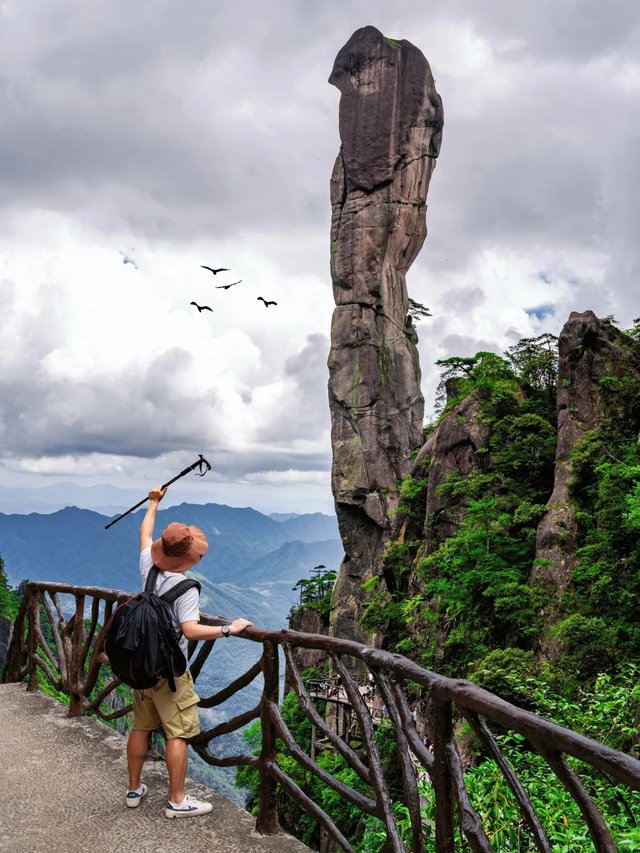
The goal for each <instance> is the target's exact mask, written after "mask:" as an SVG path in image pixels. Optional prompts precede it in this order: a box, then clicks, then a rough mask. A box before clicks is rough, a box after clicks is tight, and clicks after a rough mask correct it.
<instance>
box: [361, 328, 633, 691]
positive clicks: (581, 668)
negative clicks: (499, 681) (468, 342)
mask: <svg viewBox="0 0 640 853" xmlns="http://www.w3.org/2000/svg"><path fill="white" fill-rule="evenodd" d="M638 331H639V330H638V329H637V328H636V329H634V330H629V331H628V332H626V333H625V332H623V331H621V330H619V329H618V328H616V326H615V324H614V323H612V322H611V321H610V320H607V319H605V320H600V319H598V317H596V315H595V314H594V313H593V312H592V311H585V312H584V313H576V312H574V313H572V314H571V316H570V317H569V319H568V321H567V323H566V324H565V325H564V327H563V329H562V331H561V334H560V336H559V339H558V348H557V350H558V351H557V359H554V354H553V353H551V352H550V351H549V349H548V343H549V341H548V339H547V336H545V335H543V336H540V338H539V339H524V341H523V342H520V343H519V344H518V345H516V346H515V347H514V348H512V350H511V351H508V352H507V353H505V355H504V356H498V355H493V354H490V353H478V354H477V355H476V356H475V357H473V358H466V359H460V360H459V361H460V368H459V370H460V375H459V376H458V377H457V379H456V381H453V382H451V383H450V384H451V391H452V393H451V395H450V396H449V398H448V400H447V404H446V407H445V410H444V412H443V413H442V415H441V417H440V419H439V421H438V422H437V423H436V424H435V426H434V427H433V429H432V431H431V433H430V435H429V436H428V438H427V440H426V442H425V443H424V445H423V446H422V447H421V449H420V450H419V452H418V454H417V456H416V459H415V462H414V466H413V469H412V471H411V477H410V479H408V480H407V481H405V483H404V484H403V487H402V488H401V495H402V496H403V503H402V504H401V506H400V509H401V513H400V515H399V518H400V519H401V521H402V524H401V526H399V528H398V530H397V531H396V533H397V535H396V538H395V540H394V541H392V542H391V543H390V544H389V545H388V547H387V549H386V554H385V557H384V560H385V564H386V565H385V568H386V569H387V572H386V573H385V575H384V577H385V578H386V575H387V574H388V569H389V567H391V568H392V570H393V571H394V573H395V574H396V576H397V577H401V578H402V579H403V580H402V584H401V587H400V588H399V589H394V588H393V587H391V586H389V585H388V584H386V587H385V588H382V586H381V585H377V586H375V587H371V590H372V593H371V595H370V597H369V599H368V603H367V602H366V601H365V603H364V605H363V608H364V610H365V612H366V614H367V617H368V620H369V622H371V621H373V620H375V618H376V614H377V613H378V614H382V618H380V620H379V622H378V623H377V624H376V623H374V624H376V626H377V627H378V630H380V631H383V632H386V635H387V636H386V637H385V646H387V647H389V648H398V644H399V646H400V648H401V649H402V650H409V649H410V650H411V656H416V655H417V656H420V655H422V656H423V657H424V659H425V660H427V661H428V665H429V666H431V667H433V668H435V669H440V670H443V671H447V672H448V673H449V674H456V675H463V674H467V673H468V672H469V671H472V672H473V671H474V669H478V668H480V669H483V668H484V670H486V671H488V670H489V669H491V668H493V667H497V668H498V669H503V668H504V667H505V666H507V665H509V666H511V665H514V666H515V665H517V666H518V667H521V668H523V669H526V668H527V667H529V666H531V665H532V660H533V657H532V656H534V657H535V659H536V660H538V661H541V660H542V659H544V658H547V659H549V660H552V661H553V662H554V665H557V667H558V672H561V673H562V675H560V676H558V677H559V678H561V679H565V678H568V677H572V678H575V677H577V676H576V673H579V674H580V675H582V674H588V675H593V672H597V671H606V670H607V668H608V667H609V664H610V662H611V661H615V660H616V659H618V657H619V658H620V659H622V660H624V659H625V658H631V657H633V655H636V654H637V649H638V648H640V632H638V631H637V629H636V627H635V624H636V622H637V600H638V598H637V597H638V595H640V574H639V572H638V566H639V565H640V543H639V541H638V535H637V523H636V522H635V521H633V518H635V515H634V513H635V514H638V513H637V509H635V510H634V509H633V507H636V505H637V503H638V500H637V498H638V495H639V493H640V486H639V484H638V481H639V478H640V446H639V440H638V434H639V431H640V390H639V389H640V334H638ZM541 360H543V363H544V370H543V371H542V370H540V364H541V363H542V362H541ZM449 361H450V363H452V362H453V363H454V362H455V361H456V360H455V359H450V360H449ZM554 362H555V365H556V366H555V367H554V366H553V364H554ZM555 373H557V380H556V381H554V374H555ZM554 388H555V390H554ZM549 391H551V393H549ZM632 516H633V518H632ZM634 614H635V615H634ZM503 652H504V653H505V654H506V657H499V658H498V657H493V656H494V655H501V654H503ZM563 667H564V669H563ZM565 670H566V672H565Z"/></svg>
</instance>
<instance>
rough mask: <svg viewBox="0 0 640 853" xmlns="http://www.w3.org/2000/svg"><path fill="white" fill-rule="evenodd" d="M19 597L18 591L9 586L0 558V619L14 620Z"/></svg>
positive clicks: (0, 558)
mask: <svg viewBox="0 0 640 853" xmlns="http://www.w3.org/2000/svg"><path fill="white" fill-rule="evenodd" d="M19 606H20V596H19V594H18V591H17V590H15V589H12V588H11V587H10V586H9V582H8V580H7V575H6V573H5V570H4V561H3V559H2V557H0V619H10V620H12V621H13V620H14V619H15V618H16V616H17V614H18V608H19Z"/></svg>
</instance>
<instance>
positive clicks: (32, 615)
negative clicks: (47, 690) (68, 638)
mask: <svg viewBox="0 0 640 853" xmlns="http://www.w3.org/2000/svg"><path fill="white" fill-rule="evenodd" d="M26 595H27V632H28V633H27V666H28V672H29V682H28V684H27V690H37V689H38V673H37V668H36V648H37V644H38V638H37V636H36V624H37V615H38V607H39V606H40V601H39V597H38V592H37V590H33V589H29V587H27V593H26Z"/></svg>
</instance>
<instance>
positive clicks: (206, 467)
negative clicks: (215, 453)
mask: <svg viewBox="0 0 640 853" xmlns="http://www.w3.org/2000/svg"><path fill="white" fill-rule="evenodd" d="M196 468H199V469H200V471H199V473H198V474H197V476H198V477H204V475H205V474H206V473H207V471H210V470H211V465H210V464H209V463H208V462H207V460H206V459H205V458H204V456H203V455H202V453H200V454H199V458H198V461H197V462H194V463H193V465H189V467H188V468H185V469H184V471H180V473H179V474H176V476H175V477H174V478H173V479H172V480H169V481H168V482H167V483H163V484H162V486H160V488H161V489H163V490H164V489H167V488H168V487H169V486H170V485H171V484H172V483H175V481H176V480H179V479H180V477H184V476H185V474H188V473H189V472H190V471H195V469H196ZM148 500H149V497H148V496H147V497H146V498H143V499H142V500H141V501H138V503H137V504H136V505H135V506H132V507H129V509H128V510H127V511H126V512H123V513H122V515H119V516H118V517H117V518H114V519H113V521H110V522H109V524H105V526H104V529H105V530H108V529H109V528H110V527H111V525H112V524H115V523H116V521H120V519H121V518H124V517H125V515H129V513H130V512H133V511H134V509H138V507H140V506H142V504H144V503H146V502H147V501H148Z"/></svg>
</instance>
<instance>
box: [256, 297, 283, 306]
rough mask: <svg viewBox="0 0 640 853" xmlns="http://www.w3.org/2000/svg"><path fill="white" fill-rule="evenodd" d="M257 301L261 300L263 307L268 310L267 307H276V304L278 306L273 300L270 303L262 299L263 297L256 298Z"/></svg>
mask: <svg viewBox="0 0 640 853" xmlns="http://www.w3.org/2000/svg"><path fill="white" fill-rule="evenodd" d="M258 299H260V300H262V302H264V307H265V308H268V307H269V305H277V304H278V303H277V302H273V300H272V301H271V302H269V301H267V300H266V299H265V298H264V296H258ZM256 301H257V300H256Z"/></svg>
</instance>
